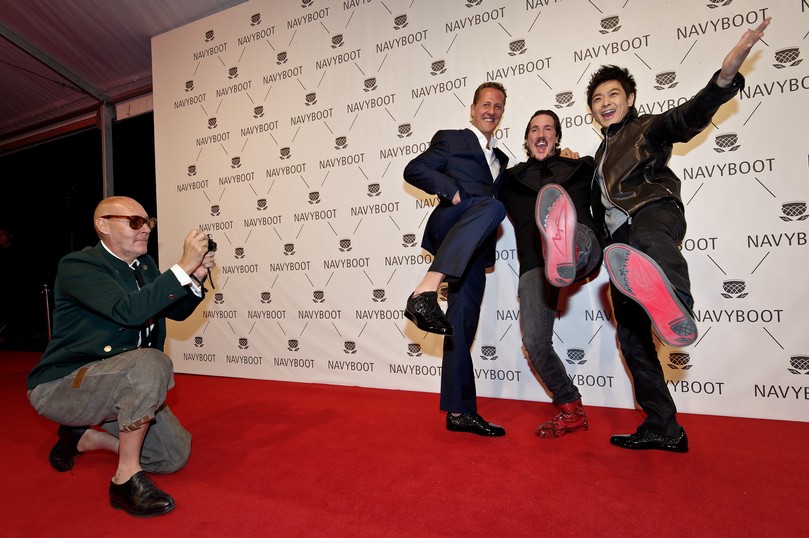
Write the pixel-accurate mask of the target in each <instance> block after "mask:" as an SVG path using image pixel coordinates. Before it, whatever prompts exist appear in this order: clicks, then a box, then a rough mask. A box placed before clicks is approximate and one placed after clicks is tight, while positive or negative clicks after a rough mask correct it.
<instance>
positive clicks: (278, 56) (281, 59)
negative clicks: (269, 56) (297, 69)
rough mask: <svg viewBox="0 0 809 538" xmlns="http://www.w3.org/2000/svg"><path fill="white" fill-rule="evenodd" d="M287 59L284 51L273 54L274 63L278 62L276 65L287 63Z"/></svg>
mask: <svg viewBox="0 0 809 538" xmlns="http://www.w3.org/2000/svg"><path fill="white" fill-rule="evenodd" d="M288 59H289V58H288V57H287V53H286V51H284V52H279V53H278V54H276V55H275V63H276V64H278V65H283V64H285V63H287V60H288Z"/></svg>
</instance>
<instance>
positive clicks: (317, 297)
mask: <svg viewBox="0 0 809 538" xmlns="http://www.w3.org/2000/svg"><path fill="white" fill-rule="evenodd" d="M312 302H313V303H317V304H320V303H325V302H326V292H324V291H322V290H315V291H313V292H312Z"/></svg>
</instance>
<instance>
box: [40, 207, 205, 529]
mask: <svg viewBox="0 0 809 538" xmlns="http://www.w3.org/2000/svg"><path fill="white" fill-rule="evenodd" d="M94 220H95V228H96V233H97V234H98V237H99V239H100V241H99V243H98V244H97V245H96V246H95V247H87V248H85V249H84V250H81V251H79V252H73V253H71V254H68V255H67V256H65V257H64V258H62V260H61V261H60V262H59V270H58V272H57V275H56V286H55V288H54V300H55V309H54V318H53V339H52V340H51V342H50V343H49V344H48V347H47V348H46V349H45V353H44V354H43V356H42V358H41V360H40V361H39V363H38V364H37V365H36V366H35V367H34V369H33V370H32V371H31V373H30V374H29V375H28V389H29V390H28V398H29V401H30V402H31V405H33V406H34V408H35V409H36V411H37V412H38V413H39V414H41V415H42V416H44V417H47V418H49V419H51V420H53V421H55V422H58V423H59V424H61V426H59V431H58V435H59V439H58V441H57V442H56V444H55V445H54V447H53V448H52V449H51V452H50V454H49V456H48V459H49V461H50V463H51V465H52V466H53V467H54V469H56V470H57V471H60V472H64V471H69V470H70V469H72V468H73V460H74V457H75V456H77V455H78V454H80V453H82V452H86V451H90V450H99V449H100V450H110V451H113V452H116V453H117V454H118V468H117V469H116V472H115V475H114V476H113V477H112V480H111V482H110V485H109V495H110V504H111V505H112V506H113V507H114V508H119V509H121V510H125V511H126V512H128V513H130V514H132V515H134V516H138V517H150V516H157V515H160V514H165V513H167V512H169V511H171V510H172V509H173V508H174V506H175V503H174V499H173V498H172V497H171V496H170V495H168V494H167V493H165V492H163V491H161V490H160V489H158V488H157V487H156V486H155V485H154V484H153V483H152V482H151V480H150V479H149V477H148V476H146V474H144V471H149V472H155V473H169V472H173V471H176V470H178V469H180V468H182V467H183V466H184V465H185V463H186V462H187V461H188V457H189V456H190V453H191V434H189V433H188V431H186V430H185V428H183V427H182V425H181V424H180V422H179V421H178V420H177V418H176V417H175V416H174V415H173V414H172V412H171V410H170V409H169V408H168V406H167V405H166V404H165V400H166V393H167V392H168V390H169V389H170V388H171V387H172V386H173V385H174V378H173V369H172V363H171V359H169V358H168V357H167V356H166V355H165V354H164V353H163V351H162V350H163V343H164V341H165V338H166V322H165V318H166V317H168V318H171V319H175V320H183V319H185V318H187V317H188V316H189V315H191V313H192V312H193V311H194V309H195V308H196V307H197V305H199V304H200V302H201V301H202V297H203V295H204V292H205V289H204V288H203V286H202V282H203V281H204V280H205V277H206V276H207V275H208V271H209V270H210V268H211V267H214V265H215V263H214V259H213V256H214V253H213V252H212V251H210V250H209V242H208V236H207V235H205V234H204V233H202V232H201V231H199V230H192V231H191V232H189V234H188V236H187V237H186V238H185V242H184V245H183V254H182V257H181V258H180V261H178V262H177V263H176V264H175V265H174V266H173V267H172V268H171V269H170V270H168V271H166V272H164V273H162V274H161V273H160V271H159V270H158V267H157V264H156V263H155V261H154V260H153V259H152V258H151V257H150V256H149V255H147V254H146V250H147V243H148V241H149V234H150V233H151V231H152V229H153V228H154V227H155V226H156V225H157V220H156V219H154V218H150V217H148V215H147V213H146V210H145V209H143V206H141V205H140V204H139V203H138V202H136V201H135V200H133V199H131V198H126V197H123V196H113V197H109V198H106V199H104V200H102V201H101V203H99V204H98V207H97V208H96V210H95V215H94ZM93 425H100V429H95V428H92V427H90V426H93Z"/></svg>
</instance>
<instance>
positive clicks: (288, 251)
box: [284, 243, 295, 256]
mask: <svg viewBox="0 0 809 538" xmlns="http://www.w3.org/2000/svg"><path fill="white" fill-rule="evenodd" d="M294 255H295V243H286V244H285V245H284V256H294Z"/></svg>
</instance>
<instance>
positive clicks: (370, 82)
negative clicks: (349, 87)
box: [362, 77, 376, 92]
mask: <svg viewBox="0 0 809 538" xmlns="http://www.w3.org/2000/svg"><path fill="white" fill-rule="evenodd" d="M374 90H376V77H369V78H366V79H365V81H364V82H363V88H362V91H364V92H372V91H374Z"/></svg>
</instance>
